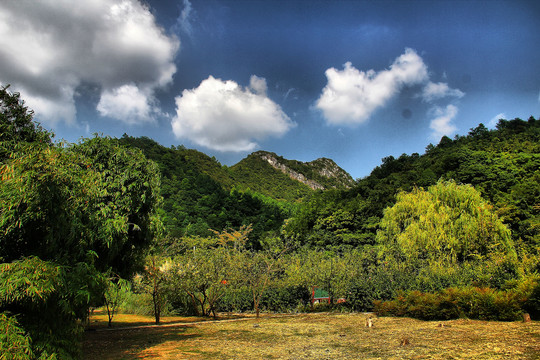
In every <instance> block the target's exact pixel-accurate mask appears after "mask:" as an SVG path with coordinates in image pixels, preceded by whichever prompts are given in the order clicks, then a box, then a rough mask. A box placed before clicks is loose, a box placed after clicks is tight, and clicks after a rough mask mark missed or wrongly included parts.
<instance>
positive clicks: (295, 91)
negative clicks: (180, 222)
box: [0, 0, 540, 178]
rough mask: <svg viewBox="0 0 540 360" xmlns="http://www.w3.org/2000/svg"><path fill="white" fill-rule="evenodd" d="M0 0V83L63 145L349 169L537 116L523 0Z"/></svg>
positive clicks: (530, 15) (531, 27)
mask: <svg viewBox="0 0 540 360" xmlns="http://www.w3.org/2000/svg"><path fill="white" fill-rule="evenodd" d="M73 4H74V3H73V2H71V1H68V0H48V1H47V0H44V1H40V2H37V3H36V2H33V1H29V0H21V1H13V2H7V1H6V2H2V3H1V4H0V24H2V25H0V83H2V84H7V83H9V84H11V89H12V91H19V92H21V94H22V97H23V98H24V99H26V101H27V104H28V105H29V106H30V107H31V108H33V109H34V110H35V113H36V116H35V118H36V119H37V120H38V121H40V122H41V123H42V125H44V126H45V127H46V128H49V129H52V130H53V131H54V132H55V133H56V137H57V139H65V140H67V141H70V142H74V141H77V140H78V139H80V138H81V137H87V136H91V135H92V134H93V133H100V134H104V135H111V136H116V137H119V136H122V134H124V133H127V134H129V135H132V136H149V137H151V138H153V139H155V140H156V141H158V142H159V143H161V144H163V145H165V146H170V145H180V144H183V145H185V146H186V147H188V148H195V149H198V150H200V151H203V152H205V153H207V154H208V155H211V156H215V157H216V158H217V159H218V160H219V161H221V162H222V164H226V165H232V164H234V163H236V162H237V161H239V160H240V159H242V158H243V157H245V156H246V155H247V154H249V153H250V152H253V151H256V150H268V151H272V152H276V153H277V154H279V155H282V156H284V157H286V158H289V159H297V160H301V161H311V160H314V159H316V158H319V157H329V158H332V159H334V160H335V161H336V162H337V163H338V165H340V166H341V167H343V168H344V169H345V170H347V171H348V172H349V173H351V175H353V177H355V178H360V177H363V176H366V175H368V174H369V173H370V171H371V170H372V169H373V168H374V167H375V166H377V165H379V164H380V162H381V158H383V157H385V156H389V155H393V156H396V157H397V156H399V155H401V154H402V153H407V154H411V153H414V152H417V153H420V154H422V153H423V152H424V149H425V147H426V146H427V145H428V144H429V143H434V144H437V143H438V142H439V140H440V138H441V136H443V135H447V136H449V137H453V136H454V135H456V134H460V135H465V134H467V132H468V131H469V129H470V128H472V127H476V126H477V125H478V124H479V123H484V124H485V125H487V126H488V127H493V126H494V124H495V123H496V120H497V119H498V118H500V117H504V118H508V119H513V118H515V117H520V118H523V119H527V118H528V117H529V116H530V115H533V116H535V117H538V116H540V61H539V59H540V46H539V44H540V25H539V22H538V19H540V5H539V4H540V3H539V2H537V1H515V0H514V1H496V0H489V1H465V0H463V1H458V0H455V1H442V0H441V1H427V0H423V1H406V0H401V1H384V0H382V1H352V0H349V1H317V0H311V1H309V0H303V1H295V0H287V1H285V0H281V1H256V0H249V1H240V0H235V1H226V0H220V1H218V0H178V1H163V0H147V1H146V2H144V4H143V3H141V2H139V1H137V0H92V1H80V2H77V5H76V6H75V5H73Z"/></svg>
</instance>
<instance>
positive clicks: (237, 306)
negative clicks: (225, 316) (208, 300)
mask: <svg viewBox="0 0 540 360" xmlns="http://www.w3.org/2000/svg"><path fill="white" fill-rule="evenodd" d="M251 310H253V295H252V294H251V291H250V290H249V289H248V288H247V287H241V288H237V289H235V288H230V289H229V288H228V289H227V290H226V291H225V295H224V296H223V297H222V298H221V300H220V301H219V302H218V304H217V311H221V312H246V311H251Z"/></svg>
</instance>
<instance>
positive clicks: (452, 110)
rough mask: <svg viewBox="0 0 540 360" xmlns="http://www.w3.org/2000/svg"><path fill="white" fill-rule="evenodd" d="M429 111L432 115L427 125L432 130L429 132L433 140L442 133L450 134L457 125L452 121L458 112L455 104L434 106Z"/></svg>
mask: <svg viewBox="0 0 540 360" xmlns="http://www.w3.org/2000/svg"><path fill="white" fill-rule="evenodd" d="M430 113H431V114H432V116H434V119H433V120H431V123H430V125H429V127H430V128H431V130H433V133H432V134H431V136H432V138H433V139H434V140H439V139H440V138H441V137H443V136H444V135H451V134H453V133H454V132H455V131H456V130H457V127H456V126H455V125H454V124H453V123H452V121H453V120H454V118H455V117H456V115H457V113H458V108H457V106H455V105H452V104H450V105H447V106H446V107H445V108H441V107H438V106H437V107H434V108H432V109H431V111H430Z"/></svg>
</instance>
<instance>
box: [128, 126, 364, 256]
mask: <svg viewBox="0 0 540 360" xmlns="http://www.w3.org/2000/svg"><path fill="white" fill-rule="evenodd" d="M118 141H119V142H120V143H121V144H123V145H126V146H131V147H136V148H139V149H141V150H142V151H143V153H144V154H145V155H146V157H147V158H149V159H150V160H153V161H154V162H156V163H157V165H158V167H159V169H160V172H161V195H162V196H163V205H162V208H161V215H162V219H163V221H164V223H165V227H166V229H167V231H168V233H169V234H170V235H172V236H183V235H194V236H209V235H211V234H212V232H211V231H210V230H209V229H213V230H218V231H221V230H223V229H224V228H227V227H235V228H237V227H240V226H242V225H249V224H252V225H253V232H252V234H251V237H250V240H252V241H254V242H255V243H254V244H252V245H253V246H254V247H257V241H258V240H259V239H260V238H261V237H263V235H265V234H266V235H267V234H268V233H269V232H274V233H275V232H277V231H278V230H279V229H280V228H281V226H282V224H283V222H284V220H285V219H287V218H289V217H290V216H291V214H292V212H293V210H294V208H295V207H296V206H297V205H295V203H297V202H298V201H301V199H303V198H305V197H307V196H309V195H310V194H312V193H314V189H324V188H328V187H334V188H343V189H344V188H347V187H350V186H351V185H353V184H354V180H352V178H351V176H350V175H349V174H347V173H346V172H345V171H344V170H343V169H341V168H339V167H338V166H337V165H336V164H335V163H334V162H333V161H332V160H330V159H318V160H315V161H312V162H310V163H302V162H300V161H294V160H286V159H283V158H282V157H279V156H277V155H276V154H273V153H267V152H262V151H260V152H257V153H253V154H251V155H249V156H248V157H246V158H245V159H244V160H242V161H240V162H239V163H238V164H236V165H234V166H232V167H227V166H222V165H221V164H220V163H219V162H218V161H217V160H216V159H215V158H213V157H209V156H208V155H206V154H204V153H202V152H199V151H197V150H192V149H186V148H185V147H183V146H176V147H174V146H172V147H170V148H166V147H164V146H162V145H160V144H158V143H157V142H156V141H154V140H152V139H150V138H147V137H139V138H134V137H130V136H127V135H124V136H123V137H122V138H121V139H118ZM272 164H274V165H272Z"/></svg>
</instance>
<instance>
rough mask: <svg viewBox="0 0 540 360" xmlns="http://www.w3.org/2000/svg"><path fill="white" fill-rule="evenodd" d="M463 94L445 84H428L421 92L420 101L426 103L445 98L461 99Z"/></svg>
mask: <svg viewBox="0 0 540 360" xmlns="http://www.w3.org/2000/svg"><path fill="white" fill-rule="evenodd" d="M464 95H465V93H464V92H463V91H461V90H459V89H452V88H450V87H449V86H448V84H447V83H442V82H440V83H433V82H431V81H430V82H428V83H427V84H426V86H425V87H424V89H423V90H422V99H423V100H424V101H427V102H432V101H434V100H438V99H442V98H445V97H456V98H462V97H463V96H464Z"/></svg>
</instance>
